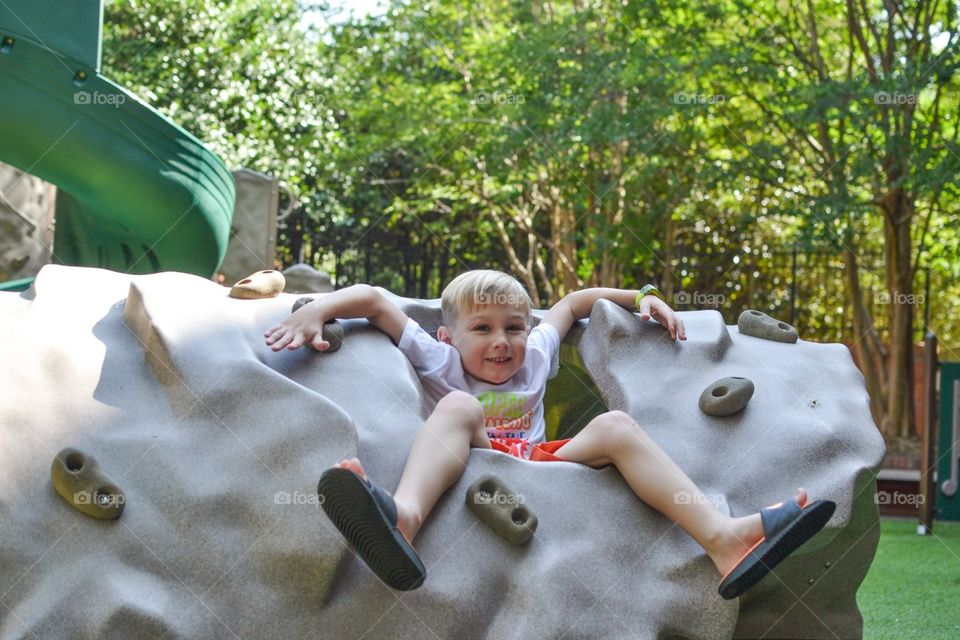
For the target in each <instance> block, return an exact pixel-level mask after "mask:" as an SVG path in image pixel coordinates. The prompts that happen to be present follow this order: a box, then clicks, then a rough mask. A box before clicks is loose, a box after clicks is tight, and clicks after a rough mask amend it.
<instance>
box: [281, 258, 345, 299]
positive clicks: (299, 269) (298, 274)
mask: <svg viewBox="0 0 960 640" xmlns="http://www.w3.org/2000/svg"><path fill="white" fill-rule="evenodd" d="M283 277H284V278H286V280H287V286H286V287H285V288H284V289H283V290H284V292H285V293H330V292H331V291H333V290H334V286H333V282H332V281H331V280H330V276H329V274H326V273H324V272H323V271H318V270H317V269H314V268H313V267H311V266H310V265H308V264H303V263H302V262H298V263H297V264H292V265H290V266H289V267H287V268H286V269H284V270H283Z"/></svg>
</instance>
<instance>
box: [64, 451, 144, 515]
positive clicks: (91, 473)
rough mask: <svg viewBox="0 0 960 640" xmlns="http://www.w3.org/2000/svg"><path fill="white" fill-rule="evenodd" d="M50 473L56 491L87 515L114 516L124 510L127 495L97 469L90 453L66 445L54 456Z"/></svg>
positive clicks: (97, 466)
mask: <svg viewBox="0 0 960 640" xmlns="http://www.w3.org/2000/svg"><path fill="white" fill-rule="evenodd" d="M50 476H51V478H52V480H53V488H54V489H56V490H57V493H59V494H60V496H61V497H62V498H63V499H64V500H66V501H67V502H68V503H69V504H70V505H71V506H73V507H74V508H76V509H77V510H79V511H82V512H83V513H85V514H87V515H88V516H90V517H92V518H97V519H99V520H113V519H115V518H119V517H120V514H122V513H123V507H124V505H126V502H127V500H126V496H125V495H124V493H123V491H121V490H120V488H119V487H117V485H115V484H114V483H113V482H112V481H111V480H110V478H108V477H107V476H106V475H105V474H104V473H103V471H101V470H100V465H98V464H97V461H96V460H95V459H94V458H93V456H90V455H87V454H85V453H83V452H82V451H80V450H78V449H74V448H73V447H67V448H66V449H64V450H62V451H61V452H60V453H58V454H57V457H56V458H54V459H53V465H52V466H51V467H50Z"/></svg>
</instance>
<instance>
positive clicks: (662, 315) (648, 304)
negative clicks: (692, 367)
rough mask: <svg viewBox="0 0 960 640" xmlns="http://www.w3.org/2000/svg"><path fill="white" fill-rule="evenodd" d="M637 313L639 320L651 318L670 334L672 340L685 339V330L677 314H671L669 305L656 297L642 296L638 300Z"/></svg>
mask: <svg viewBox="0 0 960 640" xmlns="http://www.w3.org/2000/svg"><path fill="white" fill-rule="evenodd" d="M639 311H640V319H641V320H649V319H650V318H653V319H654V320H656V321H657V322H659V323H660V324H661V325H663V327H664V328H666V330H667V331H669V332H670V338H671V339H672V340H676V339H677V338H680V339H681V340H686V339H687V330H686V329H685V328H684V327H683V320H681V319H680V318H678V317H677V314H675V313H674V312H673V309H671V308H670V305H668V304H667V303H666V302H664V301H663V300H661V299H660V298H658V297H657V296H653V295H648V296H643V298H641V299H640V309H639Z"/></svg>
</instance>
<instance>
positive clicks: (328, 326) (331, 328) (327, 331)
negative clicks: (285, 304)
mask: <svg viewBox="0 0 960 640" xmlns="http://www.w3.org/2000/svg"><path fill="white" fill-rule="evenodd" d="M313 300H314V299H313V298H311V297H310V296H303V297H302V298H297V301H296V302H294V303H293V308H292V309H291V310H290V313H296V312H297V309H299V308H300V307H302V306H303V305H305V304H310V303H311V302H313ZM323 339H324V340H326V341H327V342H329V343H330V346H329V347H328V348H327V350H326V351H321V352H320V353H333V352H334V351H336V350H337V349H339V348H340V347H341V346H342V345H343V325H342V324H340V323H339V322H337V321H336V320H335V319H331V320H327V321H326V322H325V323H324V324H323ZM307 346H308V347H310V348H311V349H313V350H314V351H317V349H315V348H314V346H313V345H312V344H311V343H309V342H308V343H307Z"/></svg>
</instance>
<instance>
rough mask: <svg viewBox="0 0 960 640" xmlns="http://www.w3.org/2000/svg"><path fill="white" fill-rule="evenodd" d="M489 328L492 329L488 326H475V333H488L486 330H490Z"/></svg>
mask: <svg viewBox="0 0 960 640" xmlns="http://www.w3.org/2000/svg"><path fill="white" fill-rule="evenodd" d="M489 328H490V327H488V326H487V325H485V324H478V325H477V326H475V327H474V328H473V330H474V331H486V330H487V329H489Z"/></svg>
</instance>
